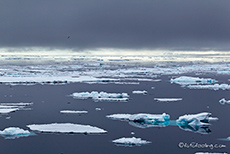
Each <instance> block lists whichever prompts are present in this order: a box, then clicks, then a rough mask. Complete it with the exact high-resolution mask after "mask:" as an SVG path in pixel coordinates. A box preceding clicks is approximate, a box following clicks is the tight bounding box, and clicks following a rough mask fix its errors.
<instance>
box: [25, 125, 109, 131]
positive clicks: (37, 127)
mask: <svg viewBox="0 0 230 154" xmlns="http://www.w3.org/2000/svg"><path fill="white" fill-rule="evenodd" d="M27 127H29V128H30V129H31V130H33V131H39V132H49V133H106V132H107V131H105V130H103V129H101V128H98V127H94V126H90V125H81V124H73V123H51V124H32V125H27Z"/></svg>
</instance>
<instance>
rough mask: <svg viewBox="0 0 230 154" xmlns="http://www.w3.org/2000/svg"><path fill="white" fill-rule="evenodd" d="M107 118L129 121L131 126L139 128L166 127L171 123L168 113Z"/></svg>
mask: <svg viewBox="0 0 230 154" xmlns="http://www.w3.org/2000/svg"><path fill="white" fill-rule="evenodd" d="M106 117H107V118H111V119H114V120H122V121H128V122H129V124H130V125H132V126H135V127H139V128H147V127H165V126H167V125H169V123H170V116H169V115H168V114H166V113H163V114H147V113H139V114H113V115H108V116H106Z"/></svg>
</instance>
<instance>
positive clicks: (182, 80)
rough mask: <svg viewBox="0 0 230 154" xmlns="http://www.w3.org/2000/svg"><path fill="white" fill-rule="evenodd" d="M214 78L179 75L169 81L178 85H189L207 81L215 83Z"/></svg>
mask: <svg viewBox="0 0 230 154" xmlns="http://www.w3.org/2000/svg"><path fill="white" fill-rule="evenodd" d="M215 82H216V80H215V79H211V78H198V77H189V76H181V77H178V78H175V79H171V83H177V84H180V85H189V84H207V83H215Z"/></svg>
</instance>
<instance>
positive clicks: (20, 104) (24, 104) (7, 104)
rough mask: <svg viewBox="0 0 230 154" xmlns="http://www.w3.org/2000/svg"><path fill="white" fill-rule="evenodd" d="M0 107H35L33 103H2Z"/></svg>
mask: <svg viewBox="0 0 230 154" xmlns="http://www.w3.org/2000/svg"><path fill="white" fill-rule="evenodd" d="M0 105H4V106H9V105H15V106H29V105H33V103H23V102H20V103H0Z"/></svg>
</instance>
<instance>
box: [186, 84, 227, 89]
mask: <svg viewBox="0 0 230 154" xmlns="http://www.w3.org/2000/svg"><path fill="white" fill-rule="evenodd" d="M187 88H189V89H210V90H220V89H222V90H229V89H230V85H228V84H214V85H188V86H187Z"/></svg>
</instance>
